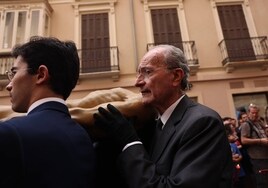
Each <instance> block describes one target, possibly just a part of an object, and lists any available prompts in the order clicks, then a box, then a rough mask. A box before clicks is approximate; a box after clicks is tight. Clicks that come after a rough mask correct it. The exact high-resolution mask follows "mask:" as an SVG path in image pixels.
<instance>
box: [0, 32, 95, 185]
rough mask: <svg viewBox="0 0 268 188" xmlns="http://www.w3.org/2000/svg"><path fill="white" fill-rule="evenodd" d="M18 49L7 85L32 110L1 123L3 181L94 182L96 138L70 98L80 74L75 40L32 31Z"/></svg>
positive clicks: (18, 108) (18, 105)
mask: <svg viewBox="0 0 268 188" xmlns="http://www.w3.org/2000/svg"><path fill="white" fill-rule="evenodd" d="M12 55H13V56H14V57H15V61H14V64H13V66H12V68H11V70H9V71H7V75H8V79H9V81H10V82H9V84H8V85H7V86H6V89H7V90H8V91H9V95H10V98H11V103H12V109H13V110H14V111H15V112H22V113H27V115H26V116H21V117H15V118H12V119H10V120H7V121H5V122H1V123H0V187H1V188H11V187H12V188H24V187H25V188H26V187H36V188H37V187H38V188H89V187H94V186H95V177H94V176H95V165H96V155H95V151H94V148H93V144H92V141H91V138H90V137H89V135H88V134H87V132H86V131H85V130H84V128H82V127H81V126H80V125H79V124H77V123H76V122H74V121H73V120H72V119H71V116H70V114H69V111H68V108H67V106H66V104H65V100H66V99H67V98H68V97H69V95H70V93H71V91H72V89H73V88H74V87H75V86H76V83H77V80H78V77H79V57H78V53H77V49H76V46H75V44H74V43H73V42H71V41H66V42H63V41H60V40H58V39H56V38H46V37H32V38H31V40H30V41H29V42H27V43H25V44H23V45H18V46H15V48H14V49H13V51H12Z"/></svg>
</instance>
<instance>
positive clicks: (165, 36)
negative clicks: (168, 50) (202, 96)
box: [140, 0, 199, 75]
mask: <svg viewBox="0 0 268 188" xmlns="http://www.w3.org/2000/svg"><path fill="white" fill-rule="evenodd" d="M140 1H141V2H143V4H144V14H145V24H146V35H147V37H146V38H147V50H149V49H150V48H151V47H153V46H155V45H158V44H170V45H174V46H176V47H179V48H180V49H181V50H182V51H183V52H184V54H185V56H186V59H187V61H188V64H189V66H190V70H191V72H190V74H191V75H195V74H196V72H197V69H198V68H199V63H198V59H197V51H196V46H195V42H194V41H190V40H189V36H188V29H187V27H186V25H187V24H186V19H185V13H184V7H183V1H182V0H169V1H159V0H140Z"/></svg>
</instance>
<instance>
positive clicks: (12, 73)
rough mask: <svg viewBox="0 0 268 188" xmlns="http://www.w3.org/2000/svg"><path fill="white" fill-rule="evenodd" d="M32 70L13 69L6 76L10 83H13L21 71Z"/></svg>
mask: <svg viewBox="0 0 268 188" xmlns="http://www.w3.org/2000/svg"><path fill="white" fill-rule="evenodd" d="M29 69H31V68H24V69H17V68H12V69H11V70H8V71H6V75H7V78H8V80H9V81H12V79H13V78H14V76H15V75H16V73H17V72H18V71H19V70H29Z"/></svg>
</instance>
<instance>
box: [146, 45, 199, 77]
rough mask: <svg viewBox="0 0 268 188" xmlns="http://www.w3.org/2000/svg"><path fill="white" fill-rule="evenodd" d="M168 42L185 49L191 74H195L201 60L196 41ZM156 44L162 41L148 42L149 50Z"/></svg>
mask: <svg viewBox="0 0 268 188" xmlns="http://www.w3.org/2000/svg"><path fill="white" fill-rule="evenodd" d="M161 44H164V43H161ZM166 44H170V45H173V46H176V47H178V48H180V49H181V50H183V52H184V55H185V57H186V59H187V62H188V65H189V67H190V74H191V75H195V74H196V72H197V70H198V68H199V62H198V59H197V52H196V47H195V42H194V41H183V42H177V43H166ZM156 45H160V43H149V44H147V51H148V50H150V49H151V48H152V47H154V46H156Z"/></svg>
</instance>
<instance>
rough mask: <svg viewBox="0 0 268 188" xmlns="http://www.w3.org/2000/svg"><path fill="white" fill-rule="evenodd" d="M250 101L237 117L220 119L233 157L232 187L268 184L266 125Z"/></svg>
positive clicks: (241, 187)
mask: <svg viewBox="0 0 268 188" xmlns="http://www.w3.org/2000/svg"><path fill="white" fill-rule="evenodd" d="M259 111H260V109H259V107H258V106H257V105H255V104H250V105H249V106H248V107H247V108H244V109H242V110H241V109H239V110H238V113H237V114H238V115H237V118H231V117H224V118H222V120H223V123H224V125H225V129H226V134H227V137H228V140H229V143H230V147H231V151H232V158H233V172H234V173H233V187H234V188H265V187H268V134H267V133H268V125H267V124H266V123H267V122H266V121H265V118H263V117H261V116H260V115H259Z"/></svg>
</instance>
